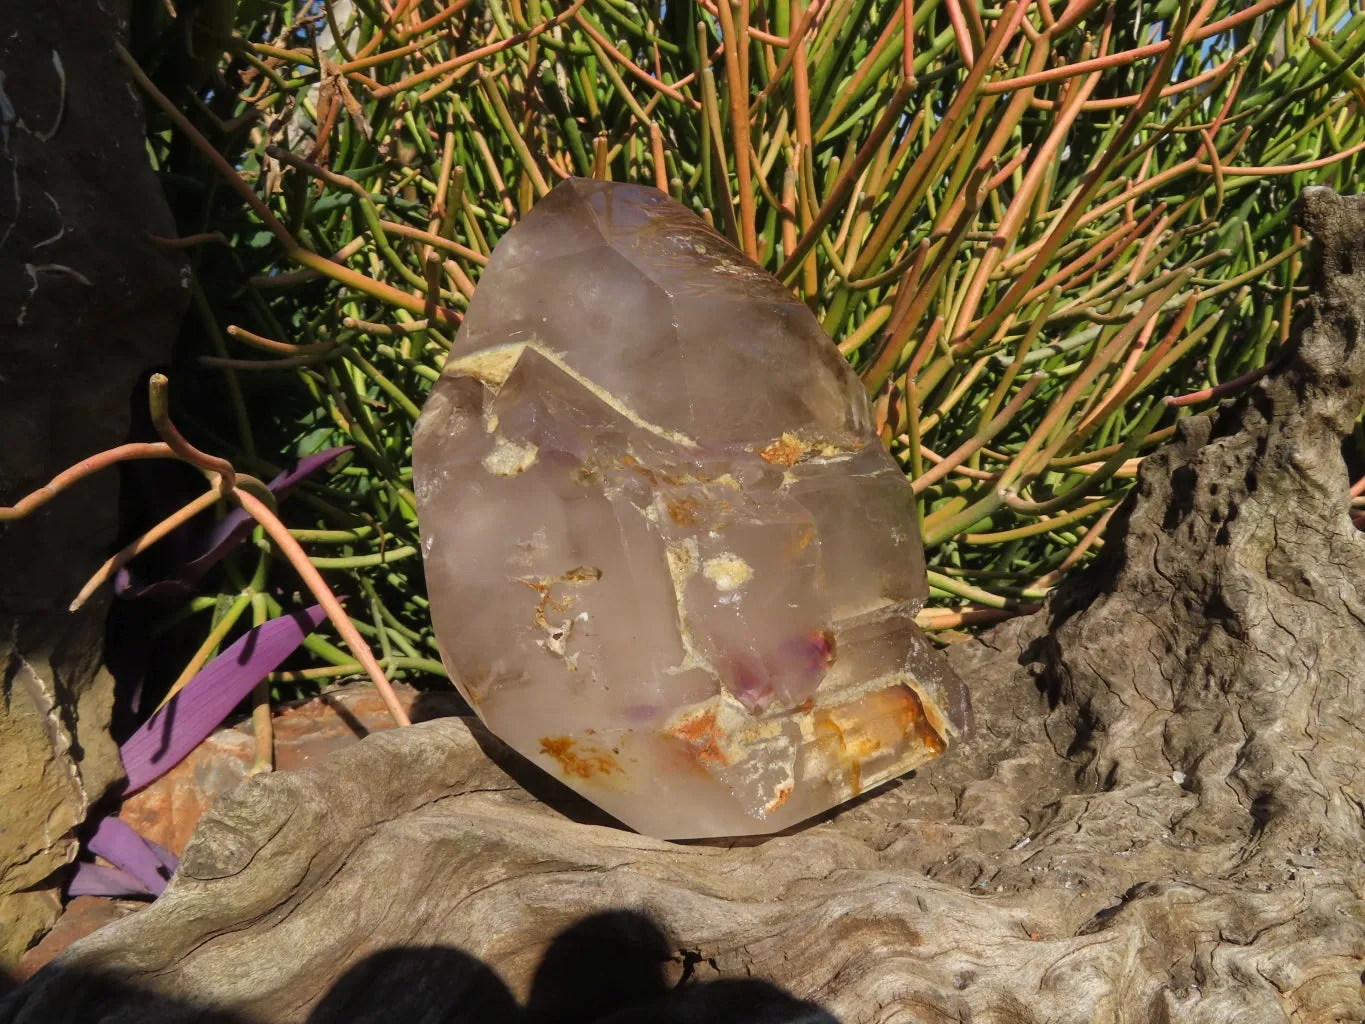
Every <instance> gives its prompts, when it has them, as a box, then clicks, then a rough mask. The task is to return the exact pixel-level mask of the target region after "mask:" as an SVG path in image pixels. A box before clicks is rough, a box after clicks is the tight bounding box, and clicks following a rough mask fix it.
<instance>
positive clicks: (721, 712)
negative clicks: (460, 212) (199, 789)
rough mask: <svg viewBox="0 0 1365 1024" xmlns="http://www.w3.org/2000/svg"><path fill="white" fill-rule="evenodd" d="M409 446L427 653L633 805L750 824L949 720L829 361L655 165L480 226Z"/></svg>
mask: <svg viewBox="0 0 1365 1024" xmlns="http://www.w3.org/2000/svg"><path fill="white" fill-rule="evenodd" d="M413 468H414V482H415V488H416V493H417V499H418V503H419V508H418V511H419V519H420V522H421V532H422V544H423V553H424V555H425V560H426V574H427V584H428V588H429V596H430V600H431V614H432V618H433V621H434V624H435V628H436V634H437V636H438V638H439V640H440V644H441V648H442V652H443V657H444V659H445V664H446V667H447V669H448V670H449V672H450V675H451V678H452V679H453V680H454V681H455V684H456V686H458V687H459V689H460V692H461V693H463V694H464V696H465V697H466V699H467V700H468V701H469V703H470V705H471V706H472V707H473V708H474V709H475V711H476V712H477V713H478V715H479V716H480V717H481V718H482V719H483V721H484V722H485V723H486V724H487V725H488V727H489V728H490V729H491V730H492V731H493V732H494V733H496V734H497V735H498V736H499V737H501V738H502V739H503V740H504V741H506V742H507V743H508V744H510V745H511V746H512V747H514V748H515V749H516V750H518V751H520V752H521V753H522V754H523V755H525V756H526V757H527V758H529V759H530V760H532V761H534V762H535V763H536V764H537V765H539V766H540V767H541V768H543V769H544V770H545V771H547V772H549V773H551V774H552V775H554V776H555V777H556V778H559V779H561V780H563V781H564V782H566V783H567V784H568V785H570V786H571V787H573V788H574V789H575V790H577V791H578V792H580V793H581V794H583V795H584V796H585V797H587V798H588V799H590V800H592V801H593V802H594V803H596V804H597V805H598V806H600V807H602V808H603V809H604V810H606V811H608V812H609V813H611V814H613V815H614V816H616V817H617V818H618V819H620V820H621V821H623V822H625V823H626V824H628V825H630V826H631V827H633V828H635V829H637V830H639V831H640V832H644V833H647V834H649V835H653V836H659V837H662V838H668V839H681V838H695V837H706V836H735V835H746V834H754V833H766V832H774V831H778V830H780V829H783V828H787V827H789V826H791V825H794V824H796V823H798V822H800V821H802V820H803V819H805V818H808V817H810V816H811V815H814V814H818V813H820V812H822V811H825V810H827V809H829V808H831V807H834V806H835V805H837V804H839V803H841V802H842V801H845V800H847V799H849V798H851V797H853V796H856V795H858V794H859V793H862V792H865V791H866V790H868V789H869V788H871V787H873V786H876V785H878V784H879V783H881V782H883V781H885V780H887V779H891V778H894V777H895V776H898V775H901V774H903V773H904V772H907V771H910V770H911V769H913V768H916V767H917V766H919V765H922V764H924V763H925V762H926V761H929V760H931V759H933V758H935V757H937V756H939V755H940V754H941V753H943V751H944V750H945V749H946V746H947V744H948V742H949V741H950V740H952V739H955V738H958V737H960V736H962V735H964V734H965V732H966V729H967V723H968V719H969V710H968V707H969V706H968V699H967V693H966V690H965V689H964V687H963V685H962V683H961V682H960V681H959V680H958V678H957V677H956V676H955V675H954V674H953V672H952V670H951V669H950V668H949V667H948V665H947V663H946V661H945V660H944V659H943V658H942V657H941V656H940V655H939V654H938V653H937V652H936V651H935V650H934V649H933V647H932V646H931V644H930V643H929V641H928V640H927V639H926V638H925V636H924V635H923V634H922V633H921V632H920V630H919V629H918V628H917V627H916V626H915V624H914V615H915V612H916V611H918V610H919V608H920V607H921V606H922V603H923V600H924V598H925V597H926V596H927V593H928V591H927V585H926V581H925V572H924V555H923V550H922V548H921V545H920V541H919V534H918V531H917V525H916V519H915V509H914V500H913V495H912V492H911V489H910V487H909V485H908V484H907V482H906V480H905V478H904V476H903V475H902V473H901V472H900V470H899V469H898V467H897V466H896V464H895V462H894V461H893V460H892V459H891V457H890V456H889V455H888V454H887V453H886V451H885V450H884V449H883V448H882V446H881V444H880V443H879V441H878V439H877V437H876V436H875V434H874V433H873V429H872V424H871V417H870V415H869V409H868V402H867V398H866V396H865V394H864V392H863V389H862V387H861V385H860V384H859V381H858V379H857V377H856V376H855V375H854V374H853V372H852V371H851V370H850V369H849V367H848V365H847V364H846V363H845V362H844V360H843V359H842V358H841V357H840V355H839V353H838V351H837V350H836V349H835V347H834V345H833V344H832V343H831V342H830V340H829V338H828V337H827V336H826V335H825V334H824V333H823V331H822V330H821V328H820V325H819V324H818V323H817V322H816V320H815V317H814V316H813V315H812V314H811V312H810V310H809V309H807V308H806V307H805V306H804V305H802V304H801V303H800V302H798V301H797V300H796V299H795V298H794V297H793V296H792V294H791V293H790V292H788V291H787V290H786V289H784V288H783V287H782V286H781V285H780V284H779V283H778V282H777V281H776V280H775V279H774V278H773V277H771V276H770V275H768V274H767V273H765V272H764V271H763V270H761V269H759V268H758V267H757V266H755V265H754V264H753V263H752V262H750V261H749V260H748V259H747V258H745V257H744V256H743V255H741V254H740V253H738V252H737V251H736V250H735V249H734V248H732V247H731V246H730V245H729V243H727V242H726V241H725V240H724V239H722V238H721V237H720V236H719V235H717V234H716V233H715V232H713V231H712V230H711V229H710V228H708V227H707V226H706V225H705V224H704V223H703V222H702V221H701V220H699V219H697V218H696V217H694V216H693V215H692V214H691V213H690V212H688V211H687V210H685V209H684V208H683V207H682V206H680V205H678V204H677V203H675V202H674V201H673V200H671V199H670V198H668V197H667V196H665V195H664V194H663V193H661V192H658V191H655V190H654V189H650V188H644V187H641V186H635V185H624V184H614V183H611V182H603V181H588V180H580V179H572V180H569V181H565V182H563V183H562V184H560V185H559V186H558V187H557V188H555V189H554V191H552V192H551V193H550V194H549V195H548V196H546V197H545V198H544V199H543V200H542V201H541V202H540V204H539V205H538V206H536V207H535V209H534V210H532V211H531V213H530V214H528V215H527V216H526V217H525V218H524V219H523V220H522V221H521V222H520V223H519V224H518V225H517V226H516V227H514V228H513V229H512V230H511V231H509V232H508V233H507V234H506V236H504V238H503V239H502V240H501V241H500V242H499V243H498V246H497V248H496V249H495V250H494V252H493V255H492V258H491V259H490V261H489V264H488V267H487V268H486V270H485V271H484V275H483V279H482V281H481V282H480V283H479V287H478V290H477V292H476V293H475V295H474V298H473V300H472V302H471V303H470V307H469V311H468V316H467V317H466V319H465V321H464V323H463V325H462V326H461V328H460V331H459V334H458V335H457V337H456V339H455V344H454V348H453V349H452V351H451V353H450V355H449V357H448V359H447V361H446V364H445V369H444V371H443V373H442V374H441V378H440V380H439V382H438V383H437V384H436V386H435V388H434V389H433V391H432V393H431V397H430V398H429V399H428V400H427V403H426V407H425V408H424V409H423V411H422V417H421V419H420V421H419V422H418V424H417V428H416V432H415V436H414V439H413Z"/></svg>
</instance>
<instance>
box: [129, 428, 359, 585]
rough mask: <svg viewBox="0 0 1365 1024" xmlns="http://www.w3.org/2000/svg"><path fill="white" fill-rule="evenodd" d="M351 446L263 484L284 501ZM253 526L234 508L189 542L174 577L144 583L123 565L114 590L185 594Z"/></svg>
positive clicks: (312, 459) (308, 458)
mask: <svg viewBox="0 0 1365 1024" xmlns="http://www.w3.org/2000/svg"><path fill="white" fill-rule="evenodd" d="M353 447H354V446H353V445H349V444H348V445H343V446H342V447H340V448H328V449H327V450H326V451H323V452H317V453H316V454H314V455H307V456H304V457H303V458H302V459H299V461H298V462H296V463H295V464H294V465H293V466H292V467H290V468H289V469H286V470H285V471H284V472H282V473H280V474H279V475H278V476H276V477H275V479H273V480H271V481H270V483H268V484H267V485H266V486H267V487H268V488H269V489H270V492H271V493H272V494H274V495H275V499H276V500H277V501H283V500H284V499H285V498H287V497H289V495H290V494H291V493H292V492H293V490H294V489H295V488H296V487H297V486H298V485H299V484H300V483H301V482H302V481H303V480H304V479H305V478H306V477H309V476H311V475H312V474H313V473H316V472H317V471H318V470H319V469H321V468H322V467H323V466H325V465H327V463H329V462H331V461H332V460H333V459H335V458H336V457H337V456H339V455H342V454H343V453H345V452H348V451H350V450H351V449H352V448H353ZM254 525H255V520H254V519H252V518H251V516H250V515H248V514H247V513H246V512H244V511H243V510H242V509H240V508H233V509H231V510H230V511H229V512H228V513H227V515H225V516H223V518H222V519H219V520H218V521H217V522H215V523H214V524H213V525H212V526H211V527H210V528H209V529H208V530H207V531H206V532H205V533H204V534H203V536H202V537H201V538H200V539H199V540H198V541H197V542H196V543H195V544H193V545H192V547H191V550H190V553H189V554H188V555H187V556H186V558H185V561H184V562H183V564H182V565H181V566H180V568H179V570H178V571H177V572H176V574H175V575H174V576H172V577H170V578H168V579H164V580H154V581H152V582H150V583H143V582H140V581H139V580H137V579H136V577H134V575H133V574H132V572H131V571H130V570H129V569H128V567H127V566H124V567H123V568H122V569H120V570H119V571H118V572H117V573H116V574H115V575H114V593H115V594H117V595H118V596H119V597H121V598H124V599H125V600H130V601H131V600H134V599H136V598H139V597H163V598H173V597H185V596H186V595H188V594H189V593H190V592H191V591H192V589H193V587H194V584H196V583H198V582H199V580H201V579H202V578H203V577H204V574H205V573H207V572H208V571H209V570H210V569H211V568H213V566H214V565H215V564H217V563H218V562H219V561H220V560H221V559H222V558H223V556H224V555H226V554H227V553H228V552H229V551H231V550H232V549H233V548H235V547H236V546H237V545H238V544H240V543H241V542H242V541H243V540H244V539H245V538H246V536H247V534H249V533H250V532H251V528H252V527H253V526H254Z"/></svg>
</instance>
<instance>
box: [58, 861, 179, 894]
mask: <svg viewBox="0 0 1365 1024" xmlns="http://www.w3.org/2000/svg"><path fill="white" fill-rule="evenodd" d="M163 885H164V883H163ZM66 894H67V895H68V896H152V895H155V894H154V893H151V892H148V890H147V887H146V886H144V885H143V884H142V883H141V882H139V881H138V880H137V879H136V878H134V877H133V876H132V875H130V874H128V872H126V871H120V870H119V869H118V868H109V867H105V866H104V865H103V864H91V863H89V862H88V861H87V862H84V863H81V864H77V865H76V873H75V874H74V875H72V876H71V881H70V883H68V885H67V887H66Z"/></svg>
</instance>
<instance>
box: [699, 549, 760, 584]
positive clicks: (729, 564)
mask: <svg viewBox="0 0 1365 1024" xmlns="http://www.w3.org/2000/svg"><path fill="white" fill-rule="evenodd" d="M701 571H702V575H703V576H705V577H706V578H707V579H708V580H710V581H711V582H712V583H714V584H715V585H716V589H717V590H738V589H739V588H740V587H742V586H744V584H746V583H748V582H749V579H750V577H752V576H753V574H754V571H753V570H752V569H750V568H749V563H748V562H746V561H745V560H744V559H742V558H740V557H739V556H738V555H733V554H731V553H730V552H728V551H727V552H725V553H723V554H721V555H717V556H716V557H715V558H708V559H707V560H706V561H705V562H704V563H702V567H701Z"/></svg>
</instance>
